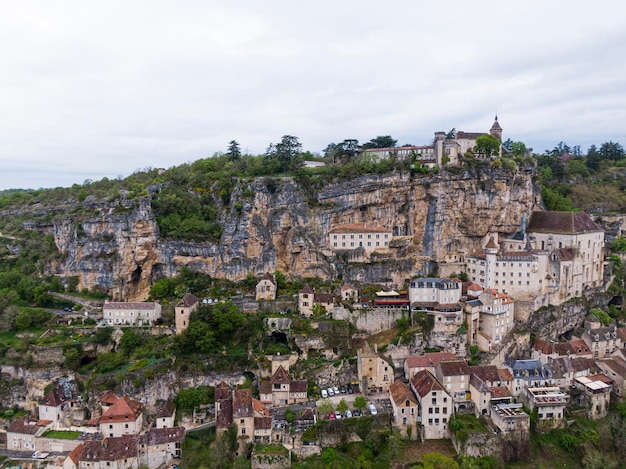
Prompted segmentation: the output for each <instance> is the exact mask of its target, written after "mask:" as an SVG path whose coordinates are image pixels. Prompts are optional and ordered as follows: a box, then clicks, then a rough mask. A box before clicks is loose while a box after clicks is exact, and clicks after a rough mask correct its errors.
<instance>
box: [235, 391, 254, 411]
mask: <svg viewBox="0 0 626 469" xmlns="http://www.w3.org/2000/svg"><path fill="white" fill-rule="evenodd" d="M253 415H254V408H253V406H252V391H251V390H250V389H235V390H234V391H233V418H243V417H252V416H253Z"/></svg>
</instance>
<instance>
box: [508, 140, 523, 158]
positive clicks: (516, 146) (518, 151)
mask: <svg viewBox="0 0 626 469" xmlns="http://www.w3.org/2000/svg"><path fill="white" fill-rule="evenodd" d="M511 153H513V155H515V156H524V155H525V154H526V145H525V144H524V142H513V144H512V145H511Z"/></svg>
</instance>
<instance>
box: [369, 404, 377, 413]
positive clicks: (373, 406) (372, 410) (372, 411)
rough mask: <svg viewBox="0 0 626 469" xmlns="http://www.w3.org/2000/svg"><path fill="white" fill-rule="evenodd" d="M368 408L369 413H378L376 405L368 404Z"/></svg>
mask: <svg viewBox="0 0 626 469" xmlns="http://www.w3.org/2000/svg"><path fill="white" fill-rule="evenodd" d="M368 409H369V410H370V414H372V415H376V414H378V411H377V410H376V406H375V405H374V404H370V405H369V406H368Z"/></svg>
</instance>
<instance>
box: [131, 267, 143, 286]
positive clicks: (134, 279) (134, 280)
mask: <svg viewBox="0 0 626 469" xmlns="http://www.w3.org/2000/svg"><path fill="white" fill-rule="evenodd" d="M139 280H141V267H139V266H137V268H136V269H135V271H134V272H133V273H132V275H131V276H130V281H131V283H139Z"/></svg>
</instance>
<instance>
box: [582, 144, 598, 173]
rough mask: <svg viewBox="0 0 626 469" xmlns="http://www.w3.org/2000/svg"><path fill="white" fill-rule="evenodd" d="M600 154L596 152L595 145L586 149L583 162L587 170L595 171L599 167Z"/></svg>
mask: <svg viewBox="0 0 626 469" xmlns="http://www.w3.org/2000/svg"><path fill="white" fill-rule="evenodd" d="M601 159H602V156H601V155H600V153H599V152H598V149H597V148H596V146H595V145H591V146H590V147H589V150H588V151H587V159H586V160H585V164H586V165H587V168H589V171H591V172H593V173H595V172H597V171H598V170H599V169H600V160H601Z"/></svg>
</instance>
